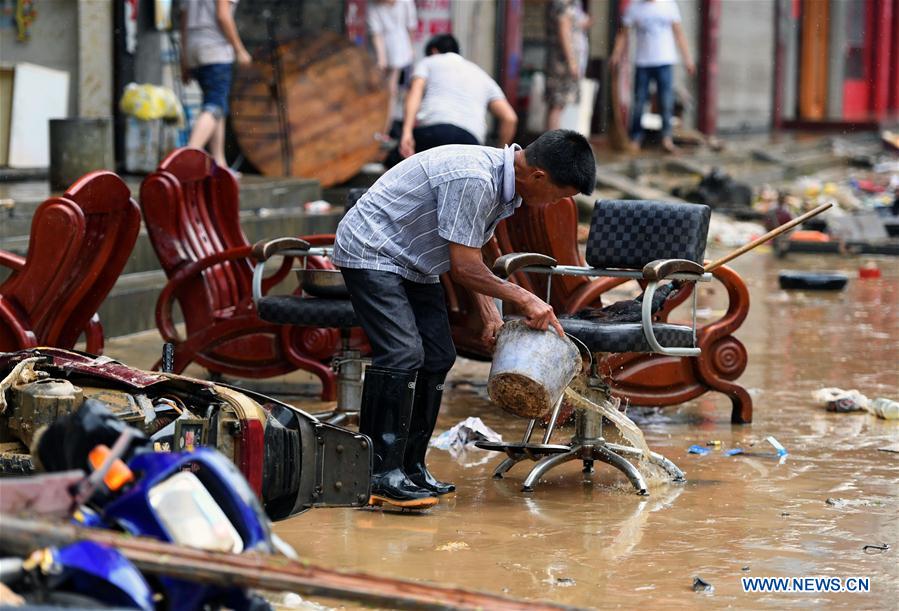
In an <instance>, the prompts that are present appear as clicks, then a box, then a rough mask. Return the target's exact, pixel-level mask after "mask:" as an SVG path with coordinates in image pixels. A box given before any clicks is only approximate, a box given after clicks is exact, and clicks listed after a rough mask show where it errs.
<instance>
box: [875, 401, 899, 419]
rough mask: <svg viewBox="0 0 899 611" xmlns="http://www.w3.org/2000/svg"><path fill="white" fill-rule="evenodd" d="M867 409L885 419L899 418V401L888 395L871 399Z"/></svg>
mask: <svg viewBox="0 0 899 611" xmlns="http://www.w3.org/2000/svg"><path fill="white" fill-rule="evenodd" d="M867 410H868V411H869V412H870V413H872V414H874V415H875V416H877V417H878V418H883V419H884V420H899V402H897V401H893V400H892V399H887V398H886V397H878V398H876V399H874V400H873V401H871V403H870V405H868V406H867Z"/></svg>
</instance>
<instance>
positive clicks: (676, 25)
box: [611, 0, 696, 152]
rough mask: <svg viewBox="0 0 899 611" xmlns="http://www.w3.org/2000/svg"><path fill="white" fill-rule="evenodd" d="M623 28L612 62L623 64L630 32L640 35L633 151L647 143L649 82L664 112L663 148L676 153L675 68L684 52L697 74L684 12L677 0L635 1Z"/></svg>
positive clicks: (691, 70) (687, 63)
mask: <svg viewBox="0 0 899 611" xmlns="http://www.w3.org/2000/svg"><path fill="white" fill-rule="evenodd" d="M621 23H622V25H621V29H620V30H619V31H618V36H617V37H616V39H615V47H614V49H613V50H612V57H611V63H612V65H613V66H616V65H618V64H619V63H621V59H622V56H623V55H624V50H625V47H626V44H627V39H628V35H629V34H630V30H631V29H634V30H635V31H636V34H637V48H636V51H635V53H634V65H635V66H636V72H635V74H634V100H633V104H632V107H631V125H630V138H631V148H632V150H634V151H638V150H640V146H641V144H642V143H643V126H642V124H641V122H640V120H641V118H642V116H643V108H644V106H646V101H647V100H648V98H649V83H650V81H652V82H654V83H655V87H656V95H658V99H659V109H660V111H661V113H662V148H664V149H665V150H666V151H668V152H673V151H674V150H675V147H674V140H673V139H672V137H671V116H672V114H673V113H674V66H675V64H677V61H678V57H677V52H678V50H680V54H681V57H682V58H683V60H684V67H685V68H686V69H687V72H689V73H690V75H693V74H694V73H695V72H696V67H695V66H694V64H693V60H692V59H690V49H689V48H688V47H687V39H686V37H685V36H684V30H683V28H682V27H681V16H680V11H679V10H678V8H677V4H675V2H674V0H634V1H633V2H631V3H630V4H629V5H628V7H627V9H626V10H625V12H624V16H623V17H622V20H621Z"/></svg>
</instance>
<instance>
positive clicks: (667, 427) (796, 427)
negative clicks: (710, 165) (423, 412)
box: [276, 252, 899, 609]
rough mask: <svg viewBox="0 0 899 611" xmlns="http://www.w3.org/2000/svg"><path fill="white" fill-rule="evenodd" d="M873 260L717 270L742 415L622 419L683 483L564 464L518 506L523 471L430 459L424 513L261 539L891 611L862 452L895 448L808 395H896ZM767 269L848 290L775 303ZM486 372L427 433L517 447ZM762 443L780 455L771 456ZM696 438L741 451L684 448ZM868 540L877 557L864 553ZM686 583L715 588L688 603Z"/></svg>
mask: <svg viewBox="0 0 899 611" xmlns="http://www.w3.org/2000/svg"><path fill="white" fill-rule="evenodd" d="M710 254H711V255H712V256H715V255H717V254H718V253H710ZM866 260H867V259H866ZM876 260H877V262H878V264H879V267H880V269H881V270H882V274H883V275H882V278H880V279H876V280H862V279H859V278H858V274H857V270H858V268H859V266H860V265H861V263H862V259H860V258H852V257H845V258H839V257H828V256H799V255H796V256H791V257H790V258H789V259H787V260H784V261H779V260H777V259H775V258H774V257H773V256H772V255H771V254H770V253H766V252H754V253H751V254H749V255H747V256H745V257H743V258H741V259H738V260H737V261H735V262H734V267H736V268H737V269H738V271H740V272H741V273H742V274H743V275H744V277H745V278H746V280H747V283H748V284H749V288H750V293H751V295H752V307H751V309H750V313H749V318H748V320H747V321H746V322H745V323H744V324H743V326H742V327H741V328H740V329H739V330H738V331H737V333H736V336H737V337H738V338H740V339H741V340H742V341H743V342H744V344H745V345H746V347H747V348H748V350H749V355H750V360H749V366H748V368H747V370H746V372H745V373H744V374H743V376H742V377H741V378H740V383H742V384H743V385H744V386H746V387H747V388H748V389H750V392H751V394H752V396H753V398H754V407H755V412H754V415H755V418H754V422H753V423H752V424H751V425H743V426H738V425H731V424H730V420H729V417H730V405H729V402H728V401H727V400H726V399H725V398H724V397H723V396H721V395H713V394H706V395H704V396H702V397H700V398H699V399H697V400H694V401H691V402H689V403H687V404H684V405H683V406H678V407H674V408H667V409H665V410H662V411H660V410H638V411H637V412H636V413H635V414H632V415H634V418H635V420H636V421H637V422H638V424H640V426H641V427H642V428H643V431H644V432H645V434H646V438H647V441H648V442H649V444H650V447H652V449H653V450H655V451H657V452H661V453H662V454H664V455H665V456H667V457H668V458H670V459H672V460H674V461H675V462H676V463H677V464H678V465H679V466H680V467H681V468H682V469H684V470H685V471H686V472H687V478H688V481H687V483H686V484H683V485H674V484H667V483H656V484H654V485H653V487H652V489H651V494H650V496H649V497H639V496H637V495H635V494H634V493H633V492H632V491H631V489H630V486H629V484H627V482H626V480H625V479H624V477H623V475H621V474H620V473H619V472H617V471H615V470H613V469H611V468H610V467H608V466H605V465H602V464H599V463H597V465H596V473H595V474H594V475H593V476H590V477H586V476H584V475H582V473H581V472H580V464H579V463H568V464H567V465H565V466H563V467H561V468H558V469H556V470H554V471H551V472H550V473H549V475H548V476H547V477H546V478H545V479H544V480H542V482H541V484H540V485H539V486H538V487H537V490H536V491H535V492H533V493H530V494H525V493H522V492H521V491H520V485H521V481H522V479H523V477H524V475H525V474H526V472H527V467H526V466H525V465H519V466H517V467H516V468H514V469H513V470H512V471H511V472H510V473H509V474H508V475H507V477H506V479H503V480H493V479H492V478H491V473H492V469H493V467H494V466H495V465H496V464H497V463H498V461H499V460H500V456H499V455H497V454H492V453H488V452H483V451H478V450H475V451H472V452H468V453H467V454H466V455H465V456H464V457H461V458H459V459H454V458H452V457H451V456H450V455H449V454H448V453H447V452H444V451H440V450H434V449H432V450H431V451H430V454H429V463H430V465H431V467H432V470H433V471H434V472H435V473H437V474H438V476H440V477H443V478H445V479H449V480H451V481H454V482H455V483H456V484H457V485H458V487H459V490H458V492H457V493H456V494H455V495H454V496H451V497H449V498H445V499H444V500H443V501H442V502H441V504H440V505H438V506H437V507H436V508H434V509H433V510H431V511H430V512H428V513H427V514H424V515H413V514H408V513H407V514H397V513H389V512H385V511H380V510H344V509H334V510H314V511H311V512H309V513H307V514H304V515H301V516H298V517H296V518H293V519H291V520H288V521H286V522H282V523H280V524H278V525H276V531H277V532H278V533H279V534H280V535H281V536H282V537H284V538H285V539H286V540H287V541H288V542H289V543H291V544H293V545H294V547H296V549H297V551H298V552H299V553H300V554H301V556H303V557H304V558H307V559H309V560H310V561H312V562H315V563H317V564H321V565H325V566H329V567H338V568H343V569H348V570H359V571H364V572H368V573H372V574H377V575H384V576H391V577H402V578H408V579H414V580H422V581H428V582H432V583H439V584H443V585H454V586H462V587H465V588H470V589H476V590H482V591H487V592H494V593H501V594H505V595H508V596H514V597H518V598H523V599H544V600H547V601H553V602H556V603H562V604H567V605H574V606H578V607H594V608H598V607H624V608H634V607H637V606H639V605H651V606H652V607H653V608H671V607H674V606H679V607H684V606H699V605H703V606H713V607H736V608H768V607H782V606H789V607H808V608H811V607H819V606H821V605H824V604H826V605H828V606H837V607H846V608H866V609H869V608H877V609H887V608H893V609H895V608H897V603H896V601H897V600H899V562H897V553H899V454H897V453H890V452H885V451H881V450H879V448H885V447H888V446H896V445H897V443H899V421H885V420H880V419H877V418H875V417H874V416H871V415H868V414H866V413H850V414H833V413H828V412H826V411H825V410H824V409H823V408H822V407H819V406H816V405H815V404H814V402H813V400H812V398H811V394H812V392H813V391H815V390H817V389H819V388H821V387H825V386H837V387H841V388H857V389H859V390H860V391H861V392H862V393H864V394H866V395H867V396H869V397H870V398H874V397H877V396H887V397H891V398H893V399H899V261H897V260H896V259H895V258H881V259H876ZM781 269H815V270H823V269H836V270H842V271H844V272H846V273H848V274H849V276H850V282H849V285H848V287H847V288H846V290H845V291H843V292H839V293H802V292H789V293H788V292H784V291H781V290H780V289H779V287H778V285H777V272H778V271H779V270H781ZM710 290H711V291H712V293H713V294H706V295H701V297H703V299H701V304H702V305H703V306H704V308H706V309H707V310H708V311H710V312H711V314H712V315H713V316H714V315H715V313H716V312H715V311H716V309H718V308H723V304H721V303H719V301H720V299H721V298H722V294H723V291H722V290H721V289H720V288H719V290H718V291H717V294H715V291H714V287H712V288H711V289H710ZM488 369H489V365H488V364H485V363H475V362H472V361H462V360H460V362H459V363H458V364H457V366H456V368H455V369H454V371H453V373H452V376H451V382H452V383H451V386H452V388H450V389H449V390H448V391H447V395H446V399H445V403H444V410H443V412H442V414H441V419H440V422H439V423H438V432H439V431H442V430H445V429H446V428H448V427H450V426H452V425H453V424H455V423H456V422H458V421H459V420H462V419H464V418H465V417H467V416H479V417H481V418H482V419H483V420H484V421H485V422H486V423H487V424H488V425H489V426H491V427H492V428H494V429H495V430H497V431H498V432H500V433H502V434H503V435H504V437H506V438H512V439H514V438H516V437H518V436H520V435H521V433H522V431H523V427H524V424H525V422H524V421H521V420H516V419H513V418H511V417H509V416H506V415H505V414H503V413H502V412H499V411H498V410H497V409H496V408H494V407H492V406H491V405H490V403H489V401H488V400H487V398H486V392H485V386H484V383H485V381H486V376H487V371H488ZM569 434H570V430H566V429H563V430H562V431H560V433H558V434H557V435H556V437H555V438H554V439H557V440H559V442H564V440H565V439H567V436H568V435H569ZM768 435H773V436H775V437H776V438H777V439H778V440H779V441H780V442H781V443H782V444H783V445H784V446H786V448H787V450H788V451H789V455H788V456H787V457H785V458H783V459H778V458H777V457H776V456H775V455H774V454H773V449H772V448H770V446H768V445H767V444H765V443H764V442H763V440H764V439H765V437H766V436H768ZM710 440H720V441H721V442H722V446H723V448H725V449H727V448H731V447H736V446H738V447H742V448H744V449H745V450H746V451H747V452H748V455H743V456H734V457H728V456H725V455H724V454H723V452H722V451H720V450H713V451H712V452H711V453H710V454H708V455H705V456H697V455H691V454H688V453H687V448H688V447H689V446H691V445H693V444H700V445H704V444H705V443H706V442H708V441H710ZM828 499H832V501H831V502H830V503H828ZM882 543H887V544H889V545H890V547H891V548H890V549H889V550H888V551H886V552H884V553H876V550H871V549H869V550H867V551H868V552H869V553H866V552H865V551H863V546H865V545H872V544H878V545H879V544H882ZM872 552H874V553H872ZM767 576H774V577H805V576H827V577H842V578H846V577H869V578H870V590H871V591H870V592H869V593H866V594H850V593H776V594H775V593H765V594H746V593H743V591H742V588H741V581H740V578H741V577H767ZM694 577H701V578H702V579H703V580H705V581H706V582H708V583H710V584H712V585H713V586H714V592H711V593H708V592H704V593H697V592H694V591H693V589H692V583H693V578H694ZM889 601H893V602H889Z"/></svg>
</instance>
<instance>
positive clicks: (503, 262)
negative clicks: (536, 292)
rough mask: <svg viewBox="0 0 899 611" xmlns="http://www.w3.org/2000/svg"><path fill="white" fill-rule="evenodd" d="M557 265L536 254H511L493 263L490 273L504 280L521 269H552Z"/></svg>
mask: <svg viewBox="0 0 899 611" xmlns="http://www.w3.org/2000/svg"><path fill="white" fill-rule="evenodd" d="M557 264H558V261H556V260H555V259H553V258H552V257H550V256H548V255H543V254H540V253H536V252H511V253H509V254H507V255H502V256H501V257H499V258H498V259H497V260H496V261H494V262H493V268H492V271H493V273H494V275H496V276H499V277H500V278H503V279H505V278H508V277H509V276H511V275H512V274H514V273H515V272H516V271H518V270H519V269H521V268H523V267H531V266H543V267H553V266H555V265H557Z"/></svg>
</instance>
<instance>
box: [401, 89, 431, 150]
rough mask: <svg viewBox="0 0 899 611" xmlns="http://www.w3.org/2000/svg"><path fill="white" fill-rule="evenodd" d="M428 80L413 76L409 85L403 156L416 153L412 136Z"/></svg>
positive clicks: (402, 146) (404, 118)
mask: <svg viewBox="0 0 899 611" xmlns="http://www.w3.org/2000/svg"><path fill="white" fill-rule="evenodd" d="M426 82H427V81H426V80H425V79H424V78H422V77H420V76H414V77H412V84H411V85H409V91H408V92H407V93H406V105H405V107H404V110H403V134H402V136H401V137H400V155H402V156H403V157H411V156H412V155H414V154H415V138H413V137H412V130H413V129H414V128H415V117H416V116H417V115H418V109H419V108H421V100H422V98H424V95H425V83H426Z"/></svg>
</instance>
